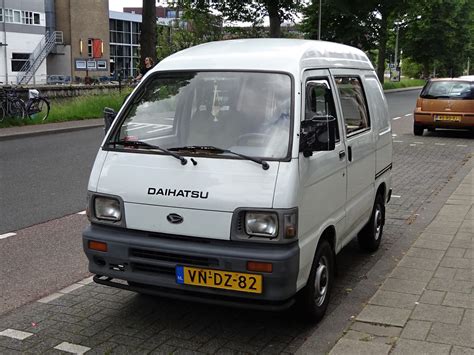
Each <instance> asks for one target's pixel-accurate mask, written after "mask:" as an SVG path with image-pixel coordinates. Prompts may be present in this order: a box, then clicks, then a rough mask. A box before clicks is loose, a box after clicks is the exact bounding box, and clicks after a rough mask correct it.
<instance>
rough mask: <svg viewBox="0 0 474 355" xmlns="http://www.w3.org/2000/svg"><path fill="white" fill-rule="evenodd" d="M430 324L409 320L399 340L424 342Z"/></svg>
mask: <svg viewBox="0 0 474 355" xmlns="http://www.w3.org/2000/svg"><path fill="white" fill-rule="evenodd" d="M431 324H432V323H431V322H425V321H421V320H413V319H410V320H409V321H408V322H407V324H406V326H405V327H404V328H403V331H402V334H401V336H400V337H401V338H404V339H413V340H425V339H426V336H427V335H428V332H429V331H430V329H431Z"/></svg>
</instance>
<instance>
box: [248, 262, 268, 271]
mask: <svg viewBox="0 0 474 355" xmlns="http://www.w3.org/2000/svg"><path fill="white" fill-rule="evenodd" d="M247 270H248V271H257V272H272V271H273V264H272V263H261V262H258V261H247Z"/></svg>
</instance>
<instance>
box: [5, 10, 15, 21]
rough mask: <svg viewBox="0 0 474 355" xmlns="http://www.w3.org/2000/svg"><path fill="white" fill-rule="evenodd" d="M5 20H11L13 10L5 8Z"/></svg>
mask: <svg viewBox="0 0 474 355" xmlns="http://www.w3.org/2000/svg"><path fill="white" fill-rule="evenodd" d="M5 22H13V10H12V9H5Z"/></svg>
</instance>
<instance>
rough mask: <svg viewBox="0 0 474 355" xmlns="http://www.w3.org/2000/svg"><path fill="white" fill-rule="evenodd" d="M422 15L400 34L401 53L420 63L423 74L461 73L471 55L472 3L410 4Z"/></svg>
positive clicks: (451, 0)
mask: <svg viewBox="0 0 474 355" xmlns="http://www.w3.org/2000/svg"><path fill="white" fill-rule="evenodd" d="M414 6H415V7H416V9H417V11H418V12H419V13H420V14H422V18H421V19H420V20H418V21H416V22H413V23H411V24H410V25H409V26H408V27H407V28H406V29H405V30H404V31H403V34H404V35H403V36H401V44H402V48H403V53H404V55H406V56H409V57H410V58H411V59H412V60H414V61H416V62H418V63H420V64H422V66H423V76H424V77H428V76H430V73H431V72H432V71H434V70H436V72H437V74H438V75H439V76H458V75H462V73H463V70H464V66H465V65H466V63H467V60H468V58H471V59H472V58H473V54H474V50H473V49H474V40H473V38H474V2H473V1H472V0H442V1H441V0H424V1H420V2H418V3H417V4H416V5H414Z"/></svg>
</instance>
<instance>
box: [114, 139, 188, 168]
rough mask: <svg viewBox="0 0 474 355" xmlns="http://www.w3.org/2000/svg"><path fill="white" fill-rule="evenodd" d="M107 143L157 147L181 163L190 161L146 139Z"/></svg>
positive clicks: (184, 163)
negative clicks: (145, 140)
mask: <svg viewBox="0 0 474 355" xmlns="http://www.w3.org/2000/svg"><path fill="white" fill-rule="evenodd" d="M107 144H109V145H110V144H113V145H114V146H115V145H117V144H120V145H123V146H124V147H126V146H132V147H145V148H149V149H156V150H159V151H162V152H163V153H166V154H167V155H170V156H172V157H174V158H176V159H178V160H180V161H181V165H186V163H187V162H188V160H187V159H186V158H184V157H182V156H181V155H179V154H176V153H173V152H171V151H169V150H168V149H165V148H161V147H160V146H157V145H154V144H150V143H147V142H144V141H126V140H123V139H122V140H118V141H116V142H113V141H112V142H108V143H107Z"/></svg>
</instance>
